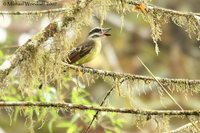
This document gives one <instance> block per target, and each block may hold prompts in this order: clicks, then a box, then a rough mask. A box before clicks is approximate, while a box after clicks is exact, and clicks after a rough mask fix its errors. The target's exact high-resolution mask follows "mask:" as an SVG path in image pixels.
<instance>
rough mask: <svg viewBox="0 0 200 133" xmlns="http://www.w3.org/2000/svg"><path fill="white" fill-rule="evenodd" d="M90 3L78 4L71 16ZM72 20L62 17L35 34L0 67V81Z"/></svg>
mask: <svg viewBox="0 0 200 133" xmlns="http://www.w3.org/2000/svg"><path fill="white" fill-rule="evenodd" d="M91 1H92V0H86V1H84V4H83V3H82V4H80V3H79V2H78V3H77V6H75V7H74V8H73V9H72V14H73V15H75V14H77V13H79V12H81V9H83V8H85V7H86V6H87V5H88V4H89V3H90V2H91ZM83 5H84V6H83ZM73 20H74V18H73V17H65V16H64V17H63V18H62V20H59V21H55V22H52V23H50V24H49V25H48V26H47V27H45V29H44V30H43V31H41V32H39V33H37V34H36V35H34V36H33V37H32V38H31V39H29V40H28V41H27V42H26V43H25V44H24V45H22V46H21V47H19V48H18V49H17V50H16V52H15V54H13V55H12V57H11V58H10V59H9V60H6V61H5V62H4V63H3V64H2V65H1V66H0V81H1V82H2V81H3V79H5V77H6V76H7V75H8V74H9V73H10V71H11V70H12V69H14V68H15V67H16V66H17V65H19V63H21V62H22V61H23V60H24V59H26V58H28V57H29V55H31V54H32V52H33V51H35V50H36V49H37V47H39V46H40V45H41V44H42V43H43V42H45V41H47V40H48V39H49V38H50V37H53V36H54V35H55V34H56V33H59V32H61V31H62V30H63V29H65V28H66V27H67V26H68V24H69V23H71V22H72V21H73Z"/></svg>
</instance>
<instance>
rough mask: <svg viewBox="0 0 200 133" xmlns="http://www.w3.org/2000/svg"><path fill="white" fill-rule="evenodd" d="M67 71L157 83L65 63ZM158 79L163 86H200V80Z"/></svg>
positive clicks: (152, 80)
mask: <svg viewBox="0 0 200 133" xmlns="http://www.w3.org/2000/svg"><path fill="white" fill-rule="evenodd" d="M63 65H64V67H65V69H67V70H68V69H72V70H75V71H77V72H79V71H80V72H82V73H83V74H84V73H89V74H91V75H96V76H99V77H102V78H105V77H112V78H113V79H115V78H119V79H126V80H133V81H134V80H141V81H144V82H145V83H147V84H148V83H151V82H155V79H154V78H152V77H150V76H142V75H136V74H129V73H120V72H112V71H106V70H99V69H94V68H88V67H82V66H76V65H71V64H67V63H63ZM156 79H157V80H158V81H159V82H160V83H162V84H163V85H171V84H182V85H185V87H188V88H191V89H192V88H193V87H195V86H196V85H200V80H190V79H171V78H160V77H156Z"/></svg>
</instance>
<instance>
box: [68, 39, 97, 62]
mask: <svg viewBox="0 0 200 133" xmlns="http://www.w3.org/2000/svg"><path fill="white" fill-rule="evenodd" d="M94 45H95V42H94V41H93V40H87V41H85V42H83V43H81V44H80V45H78V46H77V47H76V48H74V49H73V50H72V51H70V53H69V54H68V59H69V61H68V63H69V64H73V63H76V62H77V61H78V60H80V59H81V58H83V57H84V56H86V55H87V54H88V53H89V52H90V51H91V50H92V48H93V47H94Z"/></svg>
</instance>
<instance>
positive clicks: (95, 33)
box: [88, 27, 111, 38]
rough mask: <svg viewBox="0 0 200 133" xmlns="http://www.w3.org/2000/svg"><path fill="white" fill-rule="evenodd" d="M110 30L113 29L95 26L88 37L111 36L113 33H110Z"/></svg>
mask: <svg viewBox="0 0 200 133" xmlns="http://www.w3.org/2000/svg"><path fill="white" fill-rule="evenodd" d="M110 30H111V28H99V27H95V28H93V29H92V30H91V31H90V32H89V34H88V37H89V38H101V37H103V36H111V34H110V33H108V32H109V31H110Z"/></svg>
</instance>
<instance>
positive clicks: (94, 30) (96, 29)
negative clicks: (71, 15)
mask: <svg viewBox="0 0 200 133" xmlns="http://www.w3.org/2000/svg"><path fill="white" fill-rule="evenodd" d="M100 31H101V29H100V28H95V29H93V30H91V31H90V32H89V35H91V34H93V33H98V32H100Z"/></svg>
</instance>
